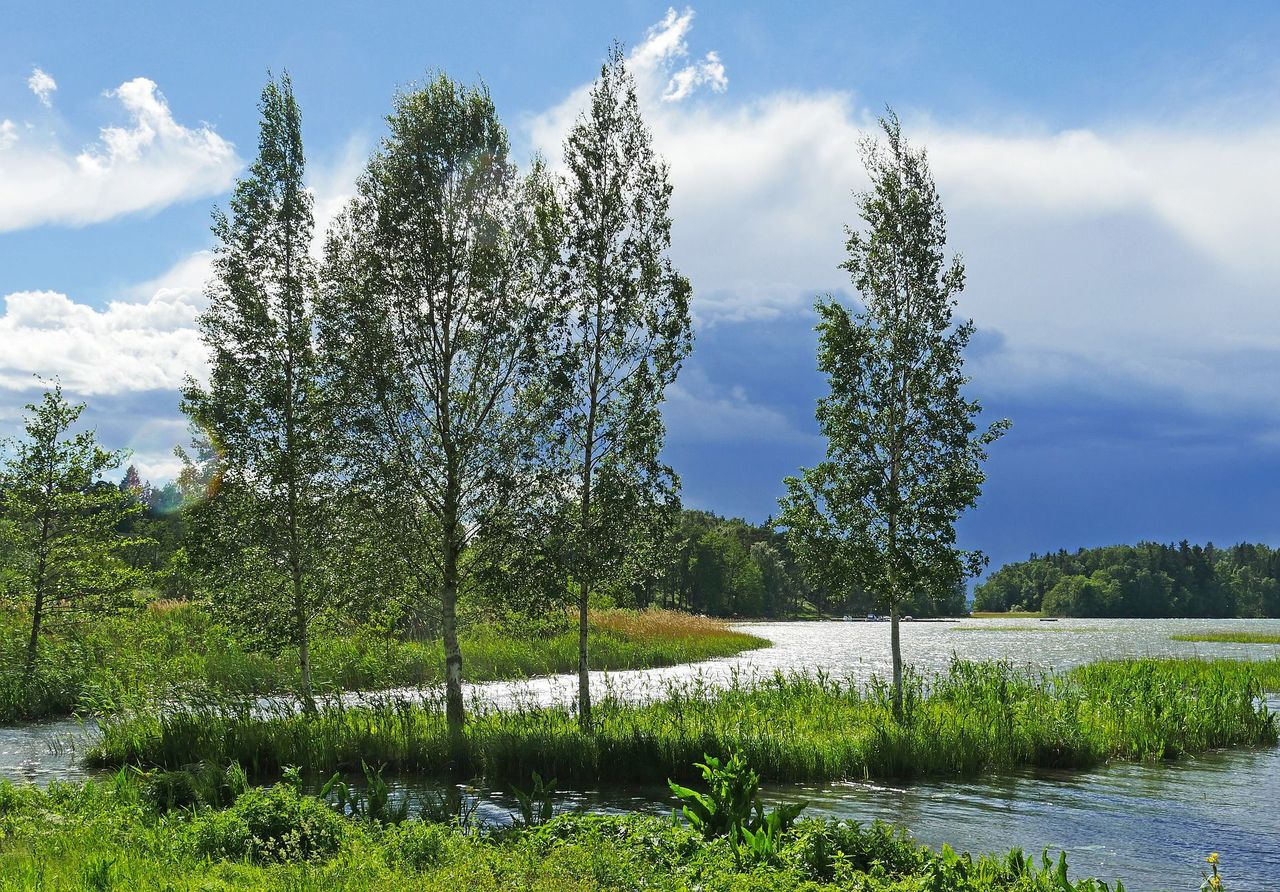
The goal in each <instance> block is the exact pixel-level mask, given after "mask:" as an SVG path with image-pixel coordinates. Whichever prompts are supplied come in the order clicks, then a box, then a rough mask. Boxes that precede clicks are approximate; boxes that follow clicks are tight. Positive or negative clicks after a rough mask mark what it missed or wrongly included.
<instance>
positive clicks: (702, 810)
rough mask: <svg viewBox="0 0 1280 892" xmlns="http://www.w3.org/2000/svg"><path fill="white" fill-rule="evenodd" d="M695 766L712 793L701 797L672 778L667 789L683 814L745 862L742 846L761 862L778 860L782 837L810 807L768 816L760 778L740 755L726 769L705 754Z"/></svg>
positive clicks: (779, 810) (776, 811)
mask: <svg viewBox="0 0 1280 892" xmlns="http://www.w3.org/2000/svg"><path fill="white" fill-rule="evenodd" d="M703 760H704V761H702V762H698V763H696V765H695V767H697V768H699V769H700V770H701V771H702V779H703V780H704V781H705V782H706V784H707V787H708V791H707V792H706V793H699V792H698V791H697V790H691V789H690V788H688V787H684V786H681V785H680V784H677V783H676V782H675V781H673V780H668V781H667V785H668V786H669V787H670V788H671V792H672V793H673V794H674V795H675V797H676V798H677V799H679V800H680V801H681V802H682V803H683V805H682V806H681V809H680V810H681V812H682V813H683V814H684V816H685V818H686V819H687V820H688V821H689V823H690V825H692V826H693V827H694V829H696V830H698V831H700V832H701V833H702V835H703V836H705V837H706V838H707V839H714V838H716V837H724V838H726V839H728V840H729V845H730V846H731V848H732V849H733V858H734V862H735V863H736V864H741V859H742V854H741V848H742V847H744V846H745V848H746V850H747V852H748V853H749V854H750V855H752V856H753V857H755V858H757V859H758V860H763V861H773V860H775V859H776V858H777V855H778V844H779V842H780V841H781V839H782V835H783V833H785V832H786V831H787V830H788V829H790V827H791V824H792V823H793V822H794V821H795V819H796V817H797V816H798V815H799V814H800V812H802V811H803V810H804V808H805V805H806V804H805V803H803V802H797V803H792V804H789V805H783V806H781V807H779V808H776V809H774V810H773V811H772V812H769V813H768V814H766V813H765V810H764V806H763V804H761V802H760V776H759V775H758V774H756V773H755V772H754V771H752V770H751V769H750V768H749V767H748V766H747V763H746V761H745V760H744V759H743V758H742V756H740V755H739V754H737V753H734V754H732V755H730V757H729V759H728V761H727V762H725V763H724V764H723V765H722V764H721V762H720V760H719V759H717V758H715V757H714V756H708V755H704V756H703Z"/></svg>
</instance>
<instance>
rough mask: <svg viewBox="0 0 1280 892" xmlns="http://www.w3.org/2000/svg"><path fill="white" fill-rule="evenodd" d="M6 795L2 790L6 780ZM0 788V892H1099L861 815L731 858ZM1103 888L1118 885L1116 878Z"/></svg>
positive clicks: (604, 829)
mask: <svg viewBox="0 0 1280 892" xmlns="http://www.w3.org/2000/svg"><path fill="white" fill-rule="evenodd" d="M8 789H9V790H12V788H8ZM12 796H13V794H12V793H11V792H6V787H5V785H3V784H0V825H2V826H6V827H7V828H8V831H9V835H8V836H7V837H6V838H5V840H4V844H3V845H2V846H0V890H5V892H8V890H18V889H30V888H48V889H83V888H114V889H164V888H172V887H173V886H174V883H175V879H177V878H180V884H182V885H189V886H191V887H192V888H199V889H226V888H235V889H257V890H273V892H285V890H289V892H296V890H298V889H300V888H323V889H336V890H360V892H402V890H403V892H409V890H413V892H424V890H425V892H453V890H457V889H475V890H478V892H498V890H505V889H524V890H527V892H564V890H565V889H574V890H578V892H604V890H616V889H649V890H654V892H687V890H690V889H706V890H720V892H747V890H751V892H793V890H797V889H803V890H805V892H837V890H842V892H849V890H858V892H908V890H911V892H922V890H930V892H933V890H957V892H1105V890H1108V889H1109V888H1110V887H1108V886H1107V885H1105V884H1102V883H1099V882H1097V881H1095V880H1088V879H1083V880H1078V881H1074V882H1073V881H1071V880H1069V879H1068V878H1067V877H1066V865H1065V861H1064V860H1060V861H1058V862H1056V863H1055V862H1051V861H1050V860H1049V859H1048V858H1047V857H1046V858H1045V859H1043V861H1042V863H1041V864H1039V865H1038V864H1036V863H1035V862H1034V861H1033V860H1032V859H1029V858H1026V857H1024V856H1023V855H1022V853H1021V852H1018V851H1016V850H1015V851H1013V852H1010V853H1008V854H1007V855H1003V856H991V855H983V856H976V857H975V856H970V855H968V854H957V853H955V852H953V851H951V850H950V849H949V848H944V849H943V850H942V851H941V852H934V851H932V850H930V849H928V848H926V847H924V846H918V845H916V844H915V843H913V842H911V841H910V839H909V837H907V835H906V834H905V832H904V831H901V830H898V829H892V828H888V827H885V826H884V825H880V824H875V825H872V826H870V827H866V828H862V827H859V826H858V825H856V824H852V823H849V822H835V821H825V820H809V821H801V822H799V823H798V824H797V825H795V827H794V828H793V829H792V830H791V831H790V832H788V833H787V834H786V835H785V836H784V837H783V838H782V841H781V845H780V846H779V848H778V851H777V856H776V858H774V859H772V860H767V859H766V860H760V859H755V858H744V860H743V863H742V865H741V866H739V865H737V864H735V862H734V859H733V857H732V855H731V852H730V850H729V843H728V840H727V839H724V838H713V839H706V838H704V837H703V835H702V834H701V833H698V832H697V831H694V830H692V829H690V828H687V827H683V826H680V825H679V824H673V823H672V822H671V821H667V820H662V819H659V818H654V817H647V816H644V815H637V814H630V815H563V816H560V817H557V818H555V819H553V820H551V821H549V822H548V823H546V824H544V825H542V826H540V827H537V828H535V829H532V830H521V831H518V832H510V833H493V834H485V835H477V834H471V833H467V832H465V830H464V829H462V828H458V827H451V826H447V825H432V824H425V823H423V822H421V821H407V822H405V823H403V824H400V825H398V826H392V827H384V826H380V825H377V824H372V823H368V822H362V821H348V820H344V819H343V818H340V817H339V816H338V815H336V814H335V813H333V812H332V811H331V810H330V809H329V808H327V807H325V806H324V805H323V804H322V803H321V802H319V801H318V800H316V799H312V798H310V797H305V796H300V795H298V794H297V793H296V792H295V791H294V790H293V789H292V788H289V787H276V788H272V789H269V790H256V791H250V792H248V793H246V794H244V795H243V796H242V797H240V799H239V800H237V802H236V803H235V804H234V805H233V806H232V807H231V808H230V809H228V810H227V811H224V812H207V813H203V814H199V815H196V816H191V815H187V814H184V813H174V814H173V815H169V816H166V817H155V816H153V815H151V814H149V813H148V812H146V811H143V810H139V809H137V808H136V807H134V806H133V805H132V804H130V802H129V801H127V800H122V799H119V798H117V796H116V794H115V793H114V792H113V791H112V790H110V789H108V788H106V787H103V786H99V785H96V784H92V783H90V784H85V785H75V786H58V787H56V788H50V789H49V790H47V791H43V790H40V789H37V788H34V787H23V788H21V789H20V790H19V791H18V792H17V796H18V798H19V799H20V800H21V805H20V807H19V809H18V811H17V812H16V813H15V812H10V811H6V810H5V809H6V808H7V806H6V805H5V804H4V803H5V802H7V801H8V800H9V799H10V798H12ZM1117 889H1118V884H1117Z"/></svg>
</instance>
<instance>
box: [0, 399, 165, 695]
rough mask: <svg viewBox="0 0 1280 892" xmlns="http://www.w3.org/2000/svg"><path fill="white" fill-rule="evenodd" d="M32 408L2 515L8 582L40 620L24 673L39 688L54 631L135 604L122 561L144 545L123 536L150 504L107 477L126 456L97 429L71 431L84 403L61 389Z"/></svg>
mask: <svg viewBox="0 0 1280 892" xmlns="http://www.w3.org/2000/svg"><path fill="white" fill-rule="evenodd" d="M26 408H27V412H28V413H29V414H28V417H27V420H26V425H25V436H23V437H20V438H17V439H15V440H13V441H11V443H10V444H9V452H10V455H9V459H8V462H7V463H6V465H5V466H4V469H3V473H2V474H0V516H2V517H3V520H4V526H5V532H6V533H7V538H8V539H9V542H8V543H7V545H8V547H7V548H6V549H5V557H6V559H7V562H8V563H9V564H10V566H9V567H8V568H7V572H6V573H5V574H4V576H5V579H6V581H7V582H8V583H9V585H10V586H12V587H14V588H15V589H16V591H12V592H10V594H11V595H16V596H17V597H16V600H17V601H18V602H19V603H23V604H24V605H25V606H27V607H28V609H29V610H30V612H31V633H30V635H29V636H28V638H27V650H26V659H25V665H24V678H25V679H26V682H27V683H30V681H31V679H32V677H33V675H34V673H35V670H36V661H37V659H38V657H39V648H40V638H41V635H42V634H43V633H44V632H45V631H46V629H47V628H48V627H49V626H50V625H51V624H53V623H54V622H55V621H61V622H64V623H66V622H73V621H75V620H77V619H80V618H84V617H86V616H93V615H94V614H97V613H100V612H104V611H109V610H113V609H116V608H118V607H121V606H124V605H126V604H128V603H129V595H130V592H131V590H132V588H133V586H134V585H136V584H137V583H138V581H139V578H140V577H139V574H138V573H137V572H134V571H132V570H130V569H129V567H128V565H127V564H126V563H125V561H124V560H123V556H124V554H125V553H126V552H127V550H128V549H129V548H130V547H131V546H133V545H135V544H137V541H138V540H137V539H135V538H131V537H127V536H124V535H122V534H121V533H120V532H119V529H120V527H121V526H123V525H124V524H125V523H126V522H127V521H128V519H129V518H130V517H132V516H133V515H135V514H137V513H138V512H140V511H141V510H142V506H141V504H140V503H139V502H138V501H137V500H136V499H134V498H131V497H130V495H129V494H128V493H123V492H121V491H120V488H119V487H118V486H116V485H115V484H112V483H110V482H109V481H106V480H104V479H103V474H104V473H106V472H107V471H111V470H114V469H115V468H118V467H119V466H120V462H121V460H122V459H123V457H124V456H123V454H122V453H119V452H109V451H107V450H105V449H103V448H102V447H101V446H99V445H98V441H97V438H96V437H95V435H94V433H93V431H82V432H81V433H78V434H72V433H71V428H72V426H73V425H75V423H76V421H77V420H78V419H79V418H80V414H81V413H82V412H83V411H84V405H83V404H72V403H69V402H68V401H67V400H66V399H65V398H64V397H63V395H62V387H61V386H60V385H55V386H54V388H53V389H52V390H50V391H46V392H45V394H44V396H43V397H42V398H41V400H40V402H39V403H32V404H29V405H28V406H27V407H26Z"/></svg>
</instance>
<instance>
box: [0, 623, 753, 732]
mask: <svg viewBox="0 0 1280 892" xmlns="http://www.w3.org/2000/svg"><path fill="white" fill-rule="evenodd" d="M23 622H24V617H22V616H21V615H18V614H15V613H13V612H0V722H13V721H17V720H21V719H32V718H41V717H45V716H51V715H66V714H69V713H71V712H73V711H81V712H89V713H97V714H107V713H111V712H113V711H116V710H118V709H121V708H124V707H126V706H128V705H130V704H133V703H136V702H137V701H139V700H144V701H145V700H156V699H179V700H184V701H186V700H202V699H220V698H227V697H232V698H234V697H247V696H262V695H269V694H279V693H288V692H291V691H294V690H296V687H297V654H296V651H294V650H293V649H291V648H285V649H284V650H281V651H279V652H277V653H274V654H264V653H260V652H255V651H252V650H249V649H247V648H245V647H244V646H242V645H241V644H240V643H239V642H238V641H237V640H236V638H235V637H234V636H233V635H232V634H231V633H230V632H229V631H228V629H227V628H226V627H225V626H223V625H222V624H220V623H218V622H216V621H215V620H214V618H213V617H212V616H211V615H210V613H209V612H208V611H207V610H205V609H202V608H200V607H198V606H195V605H190V604H183V603H175V602H159V603H157V604H153V605H152V606H151V607H150V608H148V609H146V610H143V611H140V612H137V613H133V614H128V615H120V616H112V617H105V618H103V619H101V620H100V621H98V622H96V623H95V624H94V625H93V626H91V627H88V628H85V629H82V630H79V632H78V633H77V634H75V635H68V634H64V635H51V636H49V637H47V638H46V639H45V640H44V641H43V642H42V643H41V660H40V664H39V667H38V671H37V673H36V676H35V679H34V682H33V683H32V684H31V685H24V684H23V682H22V672H21V665H22V654H23V651H22V643H23V642H24V641H25V638H24V635H23V633H22V628H23ZM569 626H570V624H569V623H568V621H567V617H566V618H565V619H564V621H561V622H551V623H547V622H543V623H541V624H540V625H534V624H521V623H519V622H515V621H512V622H507V623H505V624H504V625H503V627H494V626H487V625H481V624H478V623H477V624H473V625H472V626H471V627H470V628H468V629H466V630H464V632H463V634H462V642H461V644H462V652H463V659H464V670H465V674H466V677H467V679H468V680H470V681H492V680H497V679H518V678H528V677H532V676H536V675H548V674H555V673H561V672H571V671H575V670H576V669H577V665H578V651H577V647H578V640H577V632H576V629H570V628H569ZM766 644H768V642H767V641H766V640H765V639H763V638H759V637H756V636H754V635H748V634H745V633H742V632H738V631H735V630H733V629H731V628H730V627H729V626H727V625H726V624H724V623H722V622H719V621H716V620H711V619H707V618H705V617H697V616H691V615H689V614H684V613H677V612H674V611H665V610H650V611H642V612H635V611H616V610H615V611H596V612H593V613H592V614H591V636H590V654H591V666H592V668H593V669H607V670H611V671H617V670H623V669H642V668H650V667H655V666H670V665H674V664H677V663H688V662H697V661H701V660H707V659H712V658H714V657H724V656H731V655H733V654H736V653H740V652H741V651H743V650H747V649H749V648H753V647H761V646H763V645H766ZM443 669H444V651H443V647H442V646H441V644H440V642H438V641H425V642H423V641H406V640H401V639H398V638H395V637H391V636H388V635H386V634H385V633H383V632H379V631H376V630H373V629H367V628H352V629H344V630H331V631H329V632H327V633H324V634H319V635H317V636H316V637H315V639H314V640H313V643H312V672H313V680H314V684H315V687H316V690H317V691H318V692H321V693H332V692H337V691H345V690H383V689H387V688H395V687H409V686H425V685H433V684H437V683H440V682H441V681H442V680H443Z"/></svg>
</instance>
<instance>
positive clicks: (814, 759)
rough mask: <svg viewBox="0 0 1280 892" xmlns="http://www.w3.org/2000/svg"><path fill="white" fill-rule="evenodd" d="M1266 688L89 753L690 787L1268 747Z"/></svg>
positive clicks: (695, 696) (801, 689)
mask: <svg viewBox="0 0 1280 892" xmlns="http://www.w3.org/2000/svg"><path fill="white" fill-rule="evenodd" d="M1264 690H1280V661H1275V660H1273V661H1270V662H1262V663H1246V662H1233V661H1225V660H1220V661H1198V660H1124V661H1110V662H1102V663H1096V664H1092V665H1089V666H1084V667H1080V668H1077V669H1074V670H1071V671H1069V672H1065V673H1055V674H1034V673H1031V672H1028V671H1022V670H1018V669H1015V668H1014V667H1013V666H1012V665H1011V664H1009V663H1003V662H987V663H970V662H962V661H957V662H955V663H954V664H953V665H952V667H951V669H950V671H949V672H947V673H945V674H942V675H939V676H936V677H931V678H928V679H923V678H920V677H919V676H912V677H910V678H909V679H908V684H907V696H906V698H905V703H904V709H903V715H902V718H901V719H900V720H898V719H895V718H894V714H893V708H892V694H891V691H890V690H889V688H888V686H887V685H886V684H884V683H882V682H880V681H873V682H872V683H871V684H869V685H858V684H854V683H847V682H841V681H837V680H834V679H831V678H828V677H826V676H823V675H817V676H812V675H790V676H784V675H781V674H779V675H775V676H774V677H772V678H767V679H762V680H756V679H746V678H737V679H735V680H734V681H733V683H732V684H730V686H729V687H728V688H727V689H716V688H713V687H711V686H709V685H706V684H704V683H703V682H701V681H700V680H694V681H692V682H688V683H679V684H670V685H668V686H667V688H666V689H665V691H663V692H662V696H661V697H660V698H659V699H656V700H654V701H652V702H647V703H642V704H634V703H627V702H624V701H623V700H622V699H621V698H619V697H606V698H605V699H604V701H603V702H601V703H599V704H598V708H597V710H596V714H595V726H594V728H593V729H592V730H591V731H590V732H583V731H582V730H581V729H580V728H579V726H578V722H577V719H576V716H575V714H574V712H573V711H572V709H570V708H568V707H566V706H549V707H541V706H532V705H524V706H521V705H518V704H517V705H515V706H513V707H507V708H504V709H501V710H499V709H497V708H493V707H489V708H486V707H484V706H483V704H476V705H475V707H474V709H473V715H472V716H471V718H470V719H469V721H468V724H467V726H466V731H465V734H464V736H463V738H462V740H461V741H460V742H459V744H458V745H457V746H451V745H450V738H449V735H448V730H447V727H446V723H445V717H444V714H443V709H442V706H441V704H439V703H436V702H416V703H410V702H405V701H387V702H385V703H383V704H380V705H372V706H362V707H359V708H345V709H343V708H335V709H330V710H324V711H322V712H321V713H319V714H318V715H311V716H308V715H301V714H297V713H295V712H289V713H280V714H274V715H263V714H261V713H257V712H254V711H251V710H250V709H249V708H247V707H241V708H239V709H235V710H228V709H223V708H204V709H191V710H188V711H182V712H176V713H171V714H168V715H165V716H156V715H150V714H133V715H127V716H120V717H118V718H116V719H114V720H112V721H110V722H107V723H105V724H104V726H103V728H102V740H101V742H100V744H99V745H98V747H97V748H96V749H95V750H94V751H93V752H92V753H91V755H90V759H91V762H92V764H95V765H98V766H116V765H122V764H134V765H142V766H148V767H158V768H168V769H176V768H181V767H182V766H185V765H189V764H192V763H196V762H204V763H207V764H218V765H225V764H228V763H231V762H236V763H239V764H241V765H243V766H245V768H246V770H247V771H249V773H250V774H251V775H252V776H255V777H260V778H262V777H271V776H274V775H278V774H279V772H280V771H281V770H282V769H283V768H284V767H285V766H289V765H294V766H299V767H301V768H302V769H303V771H305V772H307V773H310V774H313V775H324V776H327V775H328V774H329V773H330V772H333V771H338V770H354V769H356V768H358V767H359V766H360V764H361V763H362V761H365V762H368V763H370V764H376V765H381V766H384V767H385V768H386V769H387V770H388V771H393V772H415V773H443V772H446V771H452V772H458V773H461V774H462V775H464V776H470V775H483V776H486V777H488V778H490V779H493V780H510V781H519V782H522V781H525V780H527V779H528V778H529V777H530V776H531V774H532V773H533V772H535V771H536V772H539V773H540V774H541V775H542V776H544V777H554V778H558V779H559V780H560V781H561V782H564V783H583V784H595V783H599V782H602V781H639V782H650V783H653V782H660V781H661V780H662V779H663V778H666V777H677V778H679V777H687V776H688V774H689V767H688V766H689V765H690V764H691V763H693V762H695V761H696V760H697V759H699V758H700V757H701V755H702V754H703V753H705V752H736V753H741V754H742V755H743V756H744V757H745V758H746V759H747V760H748V761H749V762H750V764H751V765H753V766H754V767H755V768H756V769H757V770H758V771H759V772H760V774H761V776H763V777H764V778H766V779H768V780H778V781H814V780H827V779H835V778H849V777H899V778H909V777H922V776H947V775H970V774H974V773H977V772H981V771H984V770H990V769H1010V768H1019V767H1058V768H1085V767H1089V766H1094V765H1098V764H1100V763H1103V762H1105V761H1107V760H1109V759H1128V760H1156V759H1175V758H1178V757H1180V756H1183V755H1186V754H1189V753H1197V752H1203V751H1205V750H1209V749H1214V748H1218V747H1228V746H1264V745H1274V744H1275V743H1276V739H1277V729H1276V721H1275V717H1274V716H1273V715H1272V714H1270V713H1269V712H1268V710H1267V709H1266V707H1265V705H1260V703H1259V701H1258V698H1259V696H1260V694H1261V692H1262V691H1264Z"/></svg>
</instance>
